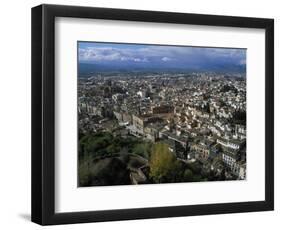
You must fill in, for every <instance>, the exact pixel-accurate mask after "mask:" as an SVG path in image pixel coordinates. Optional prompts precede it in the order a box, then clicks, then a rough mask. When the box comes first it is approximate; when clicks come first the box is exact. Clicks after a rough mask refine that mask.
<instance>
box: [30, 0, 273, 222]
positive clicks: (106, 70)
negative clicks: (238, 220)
mask: <svg viewBox="0 0 281 230" xmlns="http://www.w3.org/2000/svg"><path fill="white" fill-rule="evenodd" d="M273 153H274V21H273V19H263V18H246V17H231V16H215V15H202V14H184V13H171V12H152V11H138V10H125V9H109V8H92V7H76V6H58V5H40V6H37V7H34V8H32V221H33V222H36V223H38V224H41V225H51V224H68V223H82V222H98V221H114V220H129V219H143V218H161V217H176V216H192V215H205V214H221V213H236V212H251V211H267V210H273V208H274V173H273V172H274V163H273Z"/></svg>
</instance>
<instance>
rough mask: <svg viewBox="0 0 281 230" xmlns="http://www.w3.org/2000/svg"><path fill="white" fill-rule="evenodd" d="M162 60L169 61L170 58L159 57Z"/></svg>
mask: <svg viewBox="0 0 281 230" xmlns="http://www.w3.org/2000/svg"><path fill="white" fill-rule="evenodd" d="M161 60H162V61H164V62H166V61H171V60H172V59H171V58H168V57H163V58H161Z"/></svg>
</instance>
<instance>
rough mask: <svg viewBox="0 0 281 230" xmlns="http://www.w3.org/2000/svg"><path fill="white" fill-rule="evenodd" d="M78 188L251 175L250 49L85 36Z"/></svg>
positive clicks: (80, 82)
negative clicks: (248, 141) (248, 162)
mask: <svg viewBox="0 0 281 230" xmlns="http://www.w3.org/2000/svg"><path fill="white" fill-rule="evenodd" d="M77 44H78V47H77V48H78V186H79V187H87V186H109V185H137V184H160V183H180V182H185V183H187V182H206V181H231V180H245V179H246V172H247V170H246V50H245V49H240V48H211V47H189V46H170V45H169V46H168V45H143V44H125V43H103V42H80V41H79V42H78V43H77Z"/></svg>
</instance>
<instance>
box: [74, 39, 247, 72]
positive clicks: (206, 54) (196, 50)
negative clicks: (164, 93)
mask: <svg viewBox="0 0 281 230" xmlns="http://www.w3.org/2000/svg"><path fill="white" fill-rule="evenodd" d="M78 55H79V63H91V64H95V65H97V66H103V67H108V68H114V67H122V68H160V69H161V68H174V69H223V68H225V69H229V68H230V69H235V68H236V69H239V68H240V67H241V68H242V67H245V65H246V49H237V48H209V47H190V46H170V45H169V46H167V45H166V46H163V45H143V44H126V43H102V42H101V43H97V42H78Z"/></svg>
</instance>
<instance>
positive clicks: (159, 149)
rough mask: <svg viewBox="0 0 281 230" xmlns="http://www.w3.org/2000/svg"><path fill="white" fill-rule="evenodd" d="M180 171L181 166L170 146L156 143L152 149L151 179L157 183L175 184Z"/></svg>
mask: <svg viewBox="0 0 281 230" xmlns="http://www.w3.org/2000/svg"><path fill="white" fill-rule="evenodd" d="M179 170H180V164H179V162H178V160H177V158H176V156H175V155H174V154H173V153H171V152H170V150H169V147H168V145H167V144H164V143H161V142H159V143H156V144H155V145H154V146H153V147H152V153H151V158H150V178H151V179H152V180H153V181H154V182H155V183H165V182H175V181H176V180H177V175H178V174H179Z"/></svg>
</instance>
